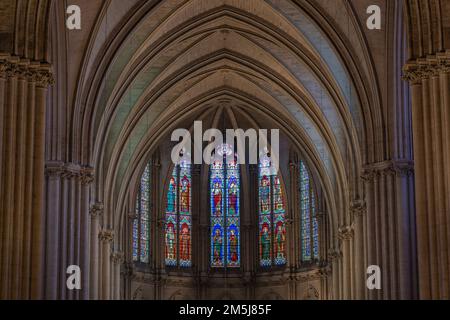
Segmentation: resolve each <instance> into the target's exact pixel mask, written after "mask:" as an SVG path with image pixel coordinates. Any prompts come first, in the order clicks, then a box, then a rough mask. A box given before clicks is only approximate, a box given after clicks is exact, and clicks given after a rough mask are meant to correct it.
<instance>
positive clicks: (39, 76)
mask: <svg viewBox="0 0 450 320" xmlns="http://www.w3.org/2000/svg"><path fill="white" fill-rule="evenodd" d="M31 81H33V82H35V83H36V86H37V87H39V88H47V87H48V86H49V85H53V84H54V83H55V79H54V77H53V74H52V72H51V71H50V68H47V67H43V68H39V69H36V70H33V72H32V73H31Z"/></svg>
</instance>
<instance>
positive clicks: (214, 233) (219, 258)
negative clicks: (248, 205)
mask: <svg viewBox="0 0 450 320" xmlns="http://www.w3.org/2000/svg"><path fill="white" fill-rule="evenodd" d="M218 155H219V156H218V157H217V158H219V159H215V161H213V163H212V164H211V166H210V179H209V183H210V201H211V213H210V214H211V218H210V219H211V258H210V259H211V260H210V261H211V266H212V267H215V268H218V267H219V268H220V267H230V268H232V267H239V266H240V256H241V254H240V172H239V165H238V164H237V161H236V157H234V159H233V152H232V150H231V148H229V146H228V145H223V147H222V148H219V152H218ZM222 156H223V159H220V157H222ZM230 156H231V157H230ZM230 158H231V160H230Z"/></svg>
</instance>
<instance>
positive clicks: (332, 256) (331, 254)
mask: <svg viewBox="0 0 450 320" xmlns="http://www.w3.org/2000/svg"><path fill="white" fill-rule="evenodd" d="M340 258H342V252H341V251H340V250H335V249H333V248H331V249H329V250H328V260H329V261H331V262H333V261H335V260H339V259H340Z"/></svg>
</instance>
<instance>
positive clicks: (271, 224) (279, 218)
mask: <svg viewBox="0 0 450 320" xmlns="http://www.w3.org/2000/svg"><path fill="white" fill-rule="evenodd" d="M258 181H259V261H260V266H261V267H270V266H272V264H273V265H276V266H282V265H284V264H286V250H285V245H286V226H285V204H284V197H283V191H282V187H281V182H280V177H279V175H278V173H277V172H276V171H274V170H273V169H272V166H271V163H270V159H269V158H268V157H266V156H262V157H261V158H260V162H259V176H258Z"/></svg>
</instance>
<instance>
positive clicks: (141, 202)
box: [133, 164, 151, 263]
mask: <svg viewBox="0 0 450 320" xmlns="http://www.w3.org/2000/svg"><path fill="white" fill-rule="evenodd" d="M150 178H151V165H150V164H148V165H147V166H146V167H145V170H144V173H143V174H142V177H141V180H140V183H139V190H138V194H137V197H136V219H134V221H133V260H134V261H139V262H143V263H148V262H149V257H150V209H151V188H150Z"/></svg>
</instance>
